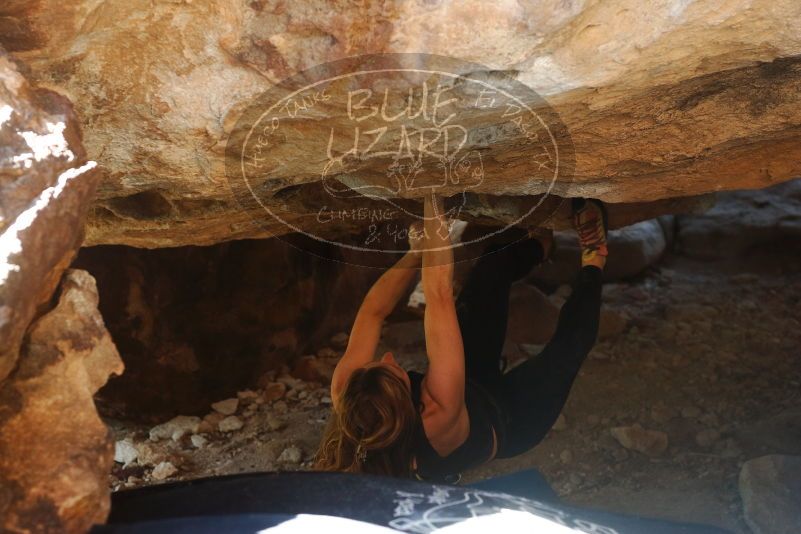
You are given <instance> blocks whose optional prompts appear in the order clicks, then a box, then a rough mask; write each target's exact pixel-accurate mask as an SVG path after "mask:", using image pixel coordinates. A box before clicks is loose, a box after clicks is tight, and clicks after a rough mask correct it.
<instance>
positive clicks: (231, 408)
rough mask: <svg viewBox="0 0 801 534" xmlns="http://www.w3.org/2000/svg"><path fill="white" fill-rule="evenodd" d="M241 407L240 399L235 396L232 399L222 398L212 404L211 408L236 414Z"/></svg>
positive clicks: (224, 412) (218, 411)
mask: <svg viewBox="0 0 801 534" xmlns="http://www.w3.org/2000/svg"><path fill="white" fill-rule="evenodd" d="M238 407H239V399H238V398H236V397H234V398H232V399H225V400H221V401H220V402H215V403H214V404H212V405H211V409H212V410H214V411H215V412H217V413H221V414H223V415H234V414H235V413H236V409H237V408H238Z"/></svg>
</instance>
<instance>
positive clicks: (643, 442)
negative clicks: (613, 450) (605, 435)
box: [611, 424, 668, 456]
mask: <svg viewBox="0 0 801 534" xmlns="http://www.w3.org/2000/svg"><path fill="white" fill-rule="evenodd" d="M611 433H612V436H613V437H614V438H615V439H616V440H617V441H618V443H620V444H621V445H623V447H625V448H627V449H631V450H633V451H637V452H641V453H643V454H645V455H648V456H659V455H661V454H663V453H664V452H665V451H666V450H667V447H668V436H667V434H665V433H664V432H661V431H659V430H646V429H644V428H643V427H641V426H640V425H638V424H635V425H632V426H619V427H615V428H613V429H612V430H611Z"/></svg>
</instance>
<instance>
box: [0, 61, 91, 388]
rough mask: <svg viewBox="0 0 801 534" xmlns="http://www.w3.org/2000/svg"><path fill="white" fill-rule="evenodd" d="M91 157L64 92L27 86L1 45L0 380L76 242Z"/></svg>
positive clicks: (86, 196) (88, 190)
mask: <svg viewBox="0 0 801 534" xmlns="http://www.w3.org/2000/svg"><path fill="white" fill-rule="evenodd" d="M93 165H94V163H93V162H87V161H86V157H85V153H84V151H83V147H82V146H81V137H80V130H79V129H78V127H77V124H76V121H75V117H74V114H73V112H72V108H71V106H70V104H69V102H68V101H67V99H65V98H63V97H61V96H59V95H57V94H55V93H52V92H49V91H45V90H41V89H35V88H33V87H31V86H29V85H28V83H27V81H26V80H25V79H24V78H23V77H22V76H21V75H20V74H19V72H18V71H17V69H16V67H15V66H14V64H13V63H12V62H11V60H10V58H9V57H8V56H7V55H6V54H5V53H4V52H3V51H2V50H0V381H2V380H3V379H4V378H5V377H6V376H7V375H8V373H9V372H10V371H11V369H12V368H13V367H14V365H15V363H16V361H17V353H18V350H19V347H20V343H21V341H22V337H23V334H24V333H25V330H26V328H27V327H28V325H29V324H30V322H31V320H32V319H33V318H34V317H35V316H36V315H37V313H40V311H41V310H39V308H41V307H45V305H46V303H47V301H48V300H49V299H50V296H51V295H52V294H53V290H54V289H55V288H56V286H57V285H58V283H59V280H60V279H61V273H62V271H63V270H64V269H65V268H66V267H67V265H69V262H70V261H71V260H72V258H73V256H74V254H75V250H76V249H77V248H78V246H80V243H81V238H82V235H83V232H82V227H83V218H84V216H85V214H86V210H87V207H88V201H89V199H91V197H92V195H93V193H94V190H95V187H96V185H97V182H98V180H99V178H100V175H99V174H97V173H95V172H94V171H93V170H92V167H93Z"/></svg>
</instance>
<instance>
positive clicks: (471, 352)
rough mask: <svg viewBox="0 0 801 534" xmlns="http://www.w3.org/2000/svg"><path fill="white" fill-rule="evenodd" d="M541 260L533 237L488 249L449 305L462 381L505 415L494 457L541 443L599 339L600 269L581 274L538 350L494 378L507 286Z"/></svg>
mask: <svg viewBox="0 0 801 534" xmlns="http://www.w3.org/2000/svg"><path fill="white" fill-rule="evenodd" d="M542 259H543V250H542V246H541V245H540V243H539V242H538V241H537V240H536V239H526V240H523V241H519V242H517V243H515V244H513V245H508V246H506V247H503V246H501V245H495V246H493V247H490V248H489V249H488V250H487V251H485V253H484V255H483V256H482V257H481V258H480V259H479V260H478V261H477V262H476V265H475V267H474V268H473V270H472V271H471V273H470V276H469V277H468V279H467V282H466V283H465V285H464V288H463V289H462V292H461V294H460V295H459V298H458V299H457V301H456V311H457V315H458V317H459V328H460V330H461V332H462V339H463V341H464V350H465V365H466V374H467V378H468V379H469V380H471V381H473V382H476V383H478V384H481V385H483V386H484V387H485V388H486V389H487V390H488V391H489V392H490V393H491V394H492V395H493V397H495V399H496V400H497V402H498V404H499V406H500V408H501V411H502V412H503V415H504V416H505V417H504V419H505V424H504V427H505V429H504V431H503V432H502V435H503V437H502V439H499V441H500V443H499V449H498V454H497V457H498V458H509V457H511V456H516V455H518V454H521V453H523V452H525V451H527V450H529V449H531V448H532V447H534V446H535V445H536V444H537V443H539V442H540V441H542V439H543V438H544V437H545V435H546V433H547V432H548V430H550V428H551V427H552V426H553V424H554V422H556V419H557V417H558V416H559V413H560V412H561V411H562V407H563V406H564V404H565V402H566V401H567V396H568V394H569V393H570V388H571V386H572V385H573V381H574V380H575V379H576V375H577V374H578V371H579V368H580V367H581V364H582V363H583V362H584V359H585V358H586V357H587V354H588V353H589V352H590V349H592V346H593V344H594V343H595V338H596V337H597V335H598V319H599V316H600V311H601V270H600V269H599V268H597V267H593V266H587V267H584V268H582V269H581V270H580V272H579V276H578V280H577V281H576V283H575V284H574V286H573V292H572V294H571V295H570V298H568V299H567V301H566V302H565V303H564V305H563V306H562V310H561V312H560V313H559V322H558V324H557V327H556V332H555V333H554V335H553V337H552V338H551V340H550V341H549V342H548V344H547V345H546V346H545V348H544V349H543V350H542V352H540V353H539V354H538V355H537V356H534V357H532V358H529V359H528V360H527V361H525V362H523V363H522V364H520V365H518V366H517V367H515V368H514V369H512V370H511V371H509V372H508V373H505V374H504V373H502V372H501V366H500V359H501V352H502V350H503V344H504V340H505V338H506V324H507V320H508V315H509V292H510V289H511V286H512V283H513V282H514V281H516V280H519V279H520V278H522V277H523V276H525V275H526V274H527V273H528V272H529V271H530V270H531V268H532V267H533V266H534V265H536V264H538V263H540V262H541V261H542Z"/></svg>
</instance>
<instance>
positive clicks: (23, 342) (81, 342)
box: [0, 6, 122, 533]
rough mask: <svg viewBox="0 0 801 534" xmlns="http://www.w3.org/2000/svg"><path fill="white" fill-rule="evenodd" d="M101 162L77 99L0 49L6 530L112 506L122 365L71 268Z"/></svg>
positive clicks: (0, 395)
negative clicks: (111, 381)
mask: <svg viewBox="0 0 801 534" xmlns="http://www.w3.org/2000/svg"><path fill="white" fill-rule="evenodd" d="M4 8H6V6H4ZM2 20H3V22H2V23H0V24H5V23H6V22H7V20H6V19H2ZM94 166H95V163H94V162H92V161H87V159H86V155H85V152H84V150H83V147H82V145H81V135H80V129H79V127H78V125H77V122H76V121H75V118H74V114H73V112H72V108H71V106H70V103H69V101H68V100H67V99H66V98H64V97H63V96H61V95H58V94H55V93H53V92H51V91H47V90H44V89H41V88H36V87H32V86H30V85H29V84H28V82H27V81H26V80H25V78H24V77H23V76H22V75H21V74H20V73H19V71H18V70H17V67H16V66H15V65H14V63H13V62H12V61H11V60H10V58H9V57H8V56H7V55H5V53H4V52H3V51H2V50H0V530H2V531H3V532H33V533H36V532H85V531H86V530H88V528H89V527H90V526H91V525H92V523H95V522H102V521H104V520H105V518H106V515H107V514H108V510H109V489H108V472H109V469H110V467H111V462H112V459H113V449H112V446H111V442H110V440H109V436H108V431H107V430H106V428H105V426H104V425H103V423H102V422H101V421H100V419H99V417H98V416H97V412H96V411H95V406H94V401H93V398H92V397H93V394H94V393H95V392H96V391H97V389H98V388H99V387H100V386H101V385H103V384H104V383H105V381H106V378H107V377H108V375H109V374H110V373H120V372H122V363H121V362H120V359H119V356H118V354H117V351H116V348H115V347H114V344H113V343H112V342H111V338H110V337H109V335H108V332H107V331H106V329H105V326H104V324H103V321H102V319H101V317H100V315H99V313H98V311H97V300H98V297H97V290H96V288H95V284H94V280H93V279H92V277H91V276H89V275H88V274H87V273H86V272H84V271H70V272H68V273H67V274H66V275H64V277H63V278H62V274H63V273H64V270H65V269H66V267H67V266H68V265H69V263H70V262H71V261H72V259H73V258H74V256H75V253H76V251H77V249H78V247H79V246H80V244H81V239H82V237H83V223H84V217H85V215H86V211H87V209H88V205H89V202H90V200H91V198H92V196H93V194H94V191H95V188H96V186H97V182H98V180H99V178H100V174H99V173H97V172H94V171H93V168H94ZM59 283H61V289H60V295H59V296H58V298H57V299H54V298H53V296H54V291H55V290H56V288H57V287H58V286H59ZM54 300H55V307H54Z"/></svg>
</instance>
